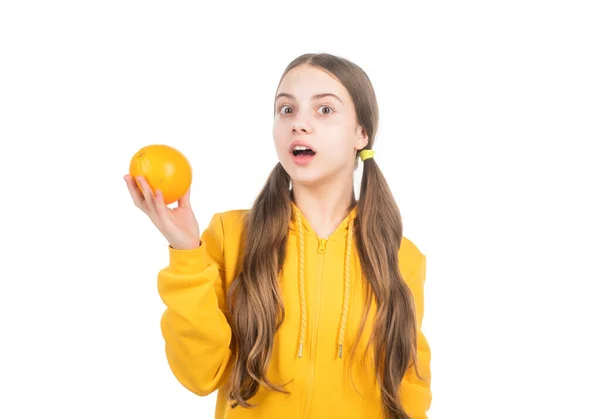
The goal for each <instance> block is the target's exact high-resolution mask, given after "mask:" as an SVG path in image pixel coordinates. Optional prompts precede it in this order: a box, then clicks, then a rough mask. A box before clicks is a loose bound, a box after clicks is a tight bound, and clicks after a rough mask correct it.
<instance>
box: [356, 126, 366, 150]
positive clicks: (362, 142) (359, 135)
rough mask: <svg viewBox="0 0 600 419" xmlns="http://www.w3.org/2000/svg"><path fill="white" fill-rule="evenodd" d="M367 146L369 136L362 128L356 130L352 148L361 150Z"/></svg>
mask: <svg viewBox="0 0 600 419" xmlns="http://www.w3.org/2000/svg"><path fill="white" fill-rule="evenodd" d="M367 144H369V136H368V135H367V132H366V131H365V129H364V128H363V127H362V126H360V125H359V126H358V127H357V128H356V141H355V142H354V148H356V149H357V150H362V149H363V148H365V147H366V146H367Z"/></svg>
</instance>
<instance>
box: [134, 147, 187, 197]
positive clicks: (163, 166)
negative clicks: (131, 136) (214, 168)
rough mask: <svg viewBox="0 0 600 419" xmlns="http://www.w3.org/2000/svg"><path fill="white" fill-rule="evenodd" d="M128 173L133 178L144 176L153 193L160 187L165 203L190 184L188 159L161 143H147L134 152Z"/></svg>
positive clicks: (178, 194) (183, 193) (185, 189)
mask: <svg viewBox="0 0 600 419" xmlns="http://www.w3.org/2000/svg"><path fill="white" fill-rule="evenodd" d="M129 174H130V175H132V176H133V177H134V179H135V178H136V177H137V176H144V177H145V178H146V181H147V182H148V184H149V185H150V187H151V188H152V192H154V193H155V192H156V190H157V189H160V190H161V191H162V193H163V196H164V198H165V204H167V205H169V204H171V203H173V202H175V201H177V200H178V199H180V198H181V197H182V196H183V195H185V193H186V192H187V190H188V189H189V188H190V186H191V184H192V167H191V165H190V162H189V161H188V159H187V158H186V157H185V156H184V155H183V153H181V152H180V151H179V150H177V149H175V148H173V147H170V146H167V145H163V144H153V145H148V146H146V147H143V148H141V149H140V150H139V151H138V152H137V153H135V155H134V156H133V157H132V158H131V162H130V164H129ZM136 183H137V180H136ZM138 188H139V183H138Z"/></svg>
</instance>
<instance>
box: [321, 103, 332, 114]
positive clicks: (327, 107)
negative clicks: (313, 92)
mask: <svg viewBox="0 0 600 419" xmlns="http://www.w3.org/2000/svg"><path fill="white" fill-rule="evenodd" d="M322 108H325V109H329V112H326V113H324V115H328V114H330V113H332V112H333V108H331V106H327V105H323V106H320V107H319V109H322Z"/></svg>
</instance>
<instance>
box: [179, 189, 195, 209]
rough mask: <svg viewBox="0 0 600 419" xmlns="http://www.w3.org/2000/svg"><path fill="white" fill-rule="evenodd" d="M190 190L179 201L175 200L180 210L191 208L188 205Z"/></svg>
mask: <svg viewBox="0 0 600 419" xmlns="http://www.w3.org/2000/svg"><path fill="white" fill-rule="evenodd" d="M190 189H191V188H190ZM190 189H188V190H187V192H186V193H185V195H183V196H182V197H181V198H180V199H178V200H177V206H179V207H181V208H191V207H192V205H191V204H190Z"/></svg>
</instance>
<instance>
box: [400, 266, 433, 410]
mask: <svg viewBox="0 0 600 419" xmlns="http://www.w3.org/2000/svg"><path fill="white" fill-rule="evenodd" d="M426 264H427V260H426V256H425V255H421V259H420V261H419V263H418V264H417V267H416V268H415V269H414V270H413V272H412V273H411V274H410V275H408V277H407V278H406V283H407V284H408V286H409V288H410V289H411V291H412V294H413V298H414V301H415V308H416V316H417V365H418V372H419V375H420V376H421V378H422V379H423V380H421V379H419V377H417V375H416V371H415V367H414V366H411V367H410V368H409V369H408V370H407V371H406V374H405V375H404V378H403V380H402V382H401V383H400V395H401V400H402V403H403V405H404V407H405V409H406V411H407V413H408V415H409V416H410V417H411V418H412V419H427V411H428V410H429V407H430V406H431V388H430V382H431V370H430V362H431V350H430V348H429V343H428V342H427V339H426V338H425V335H424V334H423V331H422V330H421V326H422V323H423V307H424V285H425V276H426Z"/></svg>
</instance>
